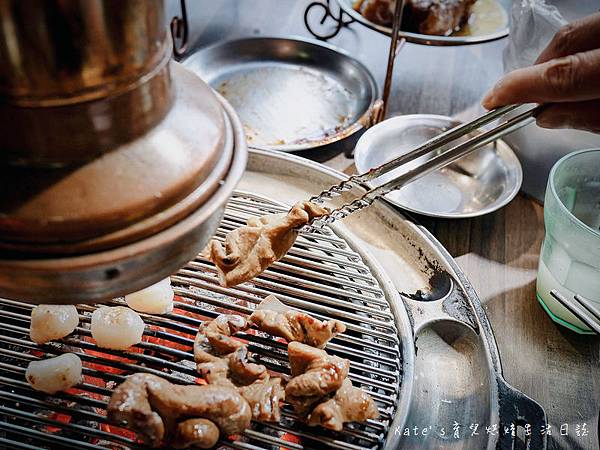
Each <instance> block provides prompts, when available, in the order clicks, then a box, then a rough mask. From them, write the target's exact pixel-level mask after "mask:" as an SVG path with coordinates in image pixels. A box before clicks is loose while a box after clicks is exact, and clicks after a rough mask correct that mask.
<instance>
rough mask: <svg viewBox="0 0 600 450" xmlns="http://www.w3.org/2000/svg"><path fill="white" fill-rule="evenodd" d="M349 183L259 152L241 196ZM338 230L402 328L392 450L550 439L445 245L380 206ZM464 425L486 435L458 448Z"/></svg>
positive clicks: (285, 197) (301, 161) (283, 194)
mask: <svg viewBox="0 0 600 450" xmlns="http://www.w3.org/2000/svg"><path fill="white" fill-rule="evenodd" d="M344 179H347V176H346V175H344V174H342V173H339V172H336V171H334V170H332V169H330V168H327V167H325V166H323V165H321V164H317V163H315V162H313V161H310V160H307V159H305V158H300V157H297V156H295V155H289V154H283V153H274V152H262V151H251V152H250V154H249V159H248V169H247V171H246V172H245V173H244V176H243V177H242V180H241V181H240V184H239V185H238V188H239V189H241V190H243V191H244V192H252V193H254V194H256V195H262V196H264V197H267V198H276V199H277V200H278V201H279V202H282V203H286V204H288V205H289V204H293V203H295V202H296V201H299V200H302V199H306V198H308V197H310V196H311V195H313V194H315V193H317V192H319V191H321V190H323V189H327V188H328V187H329V186H331V185H333V184H337V183H339V182H340V181H341V180H344ZM364 192H365V191H364V189H362V188H360V187H355V188H354V189H353V190H352V191H350V192H345V193H343V194H342V195H341V196H340V197H335V198H333V199H331V200H330V203H328V206H331V207H339V206H340V205H341V204H342V203H344V202H346V201H348V199H349V198H356V196H359V195H361V194H363V193H364ZM332 228H333V230H334V232H335V235H337V236H339V237H342V238H343V239H344V241H345V242H346V243H347V244H348V245H349V246H350V247H351V248H352V250H353V251H354V252H356V253H358V254H359V255H360V257H361V260H362V262H363V263H364V264H366V265H367V266H368V267H369V270H370V271H371V273H372V274H373V276H374V277H375V279H376V280H377V284H379V285H380V287H381V288H382V289H383V292H384V294H385V298H386V300H387V301H388V303H389V305H390V308H391V310H392V313H393V314H394V317H395V320H396V326H397V330H398V337H399V338H400V344H401V351H402V360H401V361H399V363H401V364H400V365H399V367H398V369H399V373H402V383H401V386H400V392H399V397H398V404H397V406H396V411H395V414H394V417H393V420H392V421H391V423H390V426H389V428H388V434H387V438H386V439H385V441H384V443H383V448H384V449H385V450H392V449H425V448H427V449H430V448H436V449H437V448H444V449H446V448H450V449H452V448H469V449H471V448H473V449H484V448H487V449H492V448H497V449H513V448H515V445H517V443H516V442H515V441H516V440H517V439H519V438H518V437H516V436H513V435H511V433H502V432H500V433H495V434H494V433H491V434H490V433H486V432H485V426H493V425H496V426H497V429H498V430H503V429H504V427H510V425H511V424H516V425H521V424H524V423H528V424H529V425H530V426H531V429H532V430H540V429H542V428H541V427H543V426H545V425H546V424H547V420H546V415H545V413H544V410H543V409H542V408H541V407H540V406H539V405H538V404H537V403H536V402H535V401H533V400H531V399H530V398H529V397H527V396H525V395H524V394H522V393H521V392H519V391H517V390H515V389H514V388H512V387H511V386H510V385H508V384H507V383H506V381H505V380H504V378H503V376H502V367H501V364H500V355H499V352H498V347H497V345H496V341H495V339H494V334H493V331H492V329H491V326H490V323H489V321H488V318H487V316H486V313H485V311H484V309H483V307H482V305H481V303H480V301H479V298H478V297H477V294H476V293H475V291H474V290H473V288H472V287H471V285H470V283H469V281H468V280H467V278H466V277H465V275H464V273H463V272H462V271H461V269H460V268H459V267H458V265H457V264H456V262H455V261H454V260H453V259H452V257H451V256H450V255H449V254H448V252H447V251H446V250H445V249H444V247H442V245H441V244H440V243H439V242H438V241H437V240H436V239H435V237H433V236H432V235H431V234H429V232H428V231H427V230H426V229H424V228H423V227H421V226H420V225H418V224H417V223H415V222H413V221H412V220H411V219H409V218H407V217H405V216H404V215H402V213H401V212H399V211H398V210H397V209H395V208H393V207H392V206H390V205H389V204H388V203H387V202H384V201H379V200H377V201H375V202H374V203H373V204H372V205H371V206H369V207H368V208H366V209H364V210H363V211H361V212H360V213H358V214H356V215H351V216H350V217H347V218H346V219H344V220H343V221H339V222H338V221H336V222H335V223H334V224H333V226H332ZM440 274H444V275H445V276H446V277H449V278H450V283H445V286H446V289H444V290H443V291H445V292H440V294H441V295H434V296H427V295H425V296H424V295H414V294H415V293H416V294H419V293H430V292H435V291H436V290H437V289H436V287H435V286H436V285H437V284H438V283H436V282H434V279H435V278H436V275H438V276H439V275H440ZM348 289H349V290H352V288H350V287H349V288H348ZM398 293H400V295H398ZM454 421H456V422H458V423H459V424H462V427H465V425H466V427H468V426H469V424H475V423H477V424H479V426H480V427H482V428H480V429H483V432H479V433H478V434H477V435H471V433H470V432H468V434H465V432H464V430H465V428H461V432H460V439H455V438H454V437H453V436H452V424H453V423H454ZM414 427H417V428H418V429H419V430H422V429H423V428H425V427H428V434H427V435H424V434H421V433H420V432H419V433H418V434H414V432H413V431H412V430H414ZM407 430H410V431H408V432H407ZM467 430H468V428H467ZM407 433H408V434H407ZM529 439H531V440H530V441H529V448H535V449H541V450H543V449H545V448H546V446H547V435H546V434H543V433H535V432H533V433H531V436H530V437H529ZM338 442H343V441H341V440H338ZM319 448H322V447H319Z"/></svg>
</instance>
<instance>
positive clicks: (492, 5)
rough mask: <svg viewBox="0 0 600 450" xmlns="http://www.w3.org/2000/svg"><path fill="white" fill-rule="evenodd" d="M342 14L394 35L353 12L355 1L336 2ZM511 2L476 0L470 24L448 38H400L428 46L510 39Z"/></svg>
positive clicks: (402, 34) (402, 33) (413, 35)
mask: <svg viewBox="0 0 600 450" xmlns="http://www.w3.org/2000/svg"><path fill="white" fill-rule="evenodd" d="M337 3H338V4H339V6H340V8H341V9H342V11H344V12H345V13H346V14H348V15H349V16H350V17H352V19H354V20H356V21H357V22H359V23H361V24H362V25H365V26H367V27H368V28H371V29H372V30H375V31H377V32H379V33H382V34H385V35H386V36H391V35H392V28H391V27H389V26H385V25H380V24H377V23H375V22H372V21H370V20H368V19H367V18H365V17H364V16H363V15H362V14H361V13H360V12H358V11H357V10H356V9H354V7H355V5H356V1H355V0H337ZM511 4H512V1H511V0H477V2H476V3H475V4H474V5H473V7H472V11H471V17H470V18H469V21H468V23H467V24H465V25H464V26H462V27H461V29H460V30H458V31H456V32H454V33H452V34H451V35H449V36H433V35H426V34H420V33H413V32H409V31H402V30H401V31H400V37H401V38H404V39H406V40H407V41H408V42H412V43H414V44H425V45H439V46H452V45H466V44H480V43H483V42H490V41H495V40H497V39H501V38H503V37H506V36H508V31H509V15H508V12H509V11H510V7H511Z"/></svg>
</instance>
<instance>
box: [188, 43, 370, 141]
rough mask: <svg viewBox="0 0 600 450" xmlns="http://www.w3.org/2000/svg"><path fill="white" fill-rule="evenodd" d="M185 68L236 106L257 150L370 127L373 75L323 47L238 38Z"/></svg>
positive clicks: (215, 47) (210, 49)
mask: <svg viewBox="0 0 600 450" xmlns="http://www.w3.org/2000/svg"><path fill="white" fill-rule="evenodd" d="M184 65H185V66H186V67H187V68H188V69H190V70H192V71H193V72H195V73H196V74H198V75H199V76H200V77H201V78H202V79H203V80H204V81H206V82H207V83H208V84H209V85H210V86H211V87H212V88H213V89H215V90H216V91H218V92H219V93H220V94H221V95H223V97H225V98H226V99H227V100H228V101H229V102H230V103H231V104H232V106H233V107H234V109H235V110H236V112H237V114H238V116H239V117H240V119H241V121H242V123H243V126H244V131H245V133H246V138H247V141H248V146H249V147H251V148H255V149H261V150H279V151H284V152H289V151H298V150H307V149H311V148H315V147H320V146H323V145H326V144H332V143H334V142H337V141H340V140H342V139H344V138H346V137H349V136H351V135H353V134H354V133H356V132H357V131H359V130H361V129H363V128H365V127H366V125H368V124H369V123H370V122H371V117H372V115H373V111H374V109H375V108H376V99H377V85H376V83H375V80H374V79H373V76H372V75H371V73H370V72H369V70H368V69H367V68H366V67H365V66H364V65H363V64H362V63H360V62H359V61H357V60H356V59H354V58H352V57H351V56H350V55H349V54H348V53H346V52H345V51H343V50H340V49H338V48H335V47H333V46H331V45H328V44H324V43H322V42H316V41H311V40H306V39H301V38H293V39H291V38H274V37H257V38H245V39H238V40H233V41H228V42H220V43H217V44H215V45H212V46H210V47H207V48H204V49H201V50H199V51H198V52H196V53H194V54H192V55H191V56H190V57H189V58H187V59H186V60H185V61H184Z"/></svg>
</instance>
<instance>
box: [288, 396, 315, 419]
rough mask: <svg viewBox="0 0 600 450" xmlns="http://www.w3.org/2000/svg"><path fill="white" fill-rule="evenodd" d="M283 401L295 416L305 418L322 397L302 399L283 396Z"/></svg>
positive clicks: (300, 397)
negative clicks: (288, 405) (289, 406)
mask: <svg viewBox="0 0 600 450" xmlns="http://www.w3.org/2000/svg"><path fill="white" fill-rule="evenodd" d="M285 401H286V402H288V403H289V404H290V405H292V407H293V408H294V411H295V412H296V414H298V415H299V416H300V417H307V416H308V415H309V414H310V412H311V411H312V410H313V409H314V408H315V406H317V405H318V404H319V403H320V402H322V401H323V396H322V395H317V396H312V397H302V396H295V395H288V394H286V395H285Z"/></svg>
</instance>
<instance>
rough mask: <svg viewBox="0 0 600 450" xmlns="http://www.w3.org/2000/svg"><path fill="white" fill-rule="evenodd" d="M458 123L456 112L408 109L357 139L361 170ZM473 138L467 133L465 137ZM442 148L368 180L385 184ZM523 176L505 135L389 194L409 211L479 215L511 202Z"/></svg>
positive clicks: (447, 215) (357, 162)
mask: <svg viewBox="0 0 600 450" xmlns="http://www.w3.org/2000/svg"><path fill="white" fill-rule="evenodd" d="M458 125H460V122H459V121H457V120H455V119H453V118H451V117H447V116H439V115H433V114H409V115H402V116H395V117H392V118H389V119H386V120H385V121H383V122H382V123H379V124H377V125H375V126H373V127H371V128H369V129H368V130H367V131H366V132H365V133H363V135H362V136H361V137H360V139H359V140H358V143H357V144H356V147H355V149H354V164H355V165H356V170H357V172H358V173H362V172H367V171H368V170H369V169H371V168H374V167H378V166H380V165H381V164H383V163H385V162H386V161H389V160H391V159H393V158H396V157H398V156H400V155H402V154H404V153H406V152H409V151H411V150H412V149H414V148H415V147H416V146H418V145H420V144H421V143H423V142H425V141H427V140H428V139H431V138H432V137H435V136H436V135H438V134H440V133H443V132H444V131H446V130H448V129H450V128H453V127H456V126H458ZM468 137H469V136H465V138H464V140H466V139H468ZM443 151H444V150H443V149H440V150H438V151H437V152H434V153H430V154H428V155H425V156H422V157H421V158H418V159H417V160H415V161H413V162H412V163H410V164H407V165H405V166H403V167H402V168H400V169H396V170H394V171H391V172H388V173H387V174H386V175H385V176H381V177H379V178H377V179H376V180H374V181H371V182H369V183H368V185H369V187H375V186H378V185H381V184H383V183H385V182H386V181H388V180H391V179H392V178H393V177H394V176H397V175H398V174H400V173H401V172H403V171H406V170H408V169H410V168H412V167H415V166H416V165H418V164H420V162H421V161H422V160H425V159H428V158H431V157H432V156H435V154H439V153H442V152H443ZM522 180H523V171H522V169H521V164H520V162H519V158H517V156H516V155H515V153H514V152H513V150H512V149H511V147H510V146H509V145H508V144H507V143H506V142H505V141H504V140H501V139H499V140H496V141H495V142H493V143H491V144H488V145H486V146H484V147H482V148H481V149H479V150H477V151H474V152H473V153H471V154H469V155H467V156H464V157H462V158H461V159H459V160H458V161H456V162H455V163H453V164H450V165H448V166H446V167H444V168H442V169H440V170H438V171H436V172H433V173H431V174H429V175H427V176H424V177H422V178H421V179H420V180H418V181H416V182H414V183H411V184H409V185H408V186H406V187H405V188H404V189H401V190H396V191H393V192H390V193H389V194H387V195H386V196H385V199H386V200H387V201H389V202H390V203H392V204H394V205H396V206H398V207H400V208H403V209H405V210H407V211H412V212H415V213H418V214H423V215H426V216H430V217H441V218H449V219H457V218H466V217H477V216H481V215H484V214H488V213H490V212H493V211H496V210H497V209H499V208H501V207H503V206H504V205H506V204H507V203H508V202H510V201H511V200H512V199H513V198H514V197H515V195H517V193H518V192H519V189H520V187H521V183H522Z"/></svg>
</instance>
